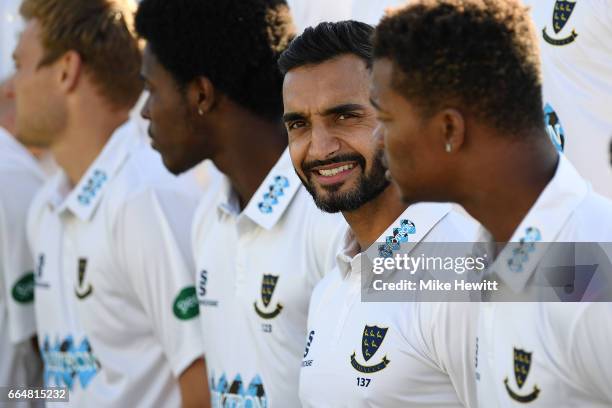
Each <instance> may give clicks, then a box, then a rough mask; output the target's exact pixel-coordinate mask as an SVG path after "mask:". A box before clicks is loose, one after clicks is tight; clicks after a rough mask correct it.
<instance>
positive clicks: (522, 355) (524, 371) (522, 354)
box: [504, 347, 540, 403]
mask: <svg viewBox="0 0 612 408" xmlns="http://www.w3.org/2000/svg"><path fill="white" fill-rule="evenodd" d="M531 355H532V353H528V352H526V351H525V350H521V349H517V348H516V347H515V348H514V378H515V380H516V385H518V388H519V390H520V389H521V388H523V386H524V385H525V382H526V381H527V376H528V375H529V370H530V369H531ZM508 383H509V380H508V377H506V378H505V379H504V385H505V386H506V391H507V392H508V395H510V398H512V399H513V400H515V401H518V402H522V403H528V402H532V401H534V400H535V399H536V398H538V395H539V394H540V389H539V388H538V386H537V385H534V386H533V391H532V392H531V393H530V394H527V395H519V394H517V393H515V392H514V391H513V390H512V389H511V388H510V385H509V384H508Z"/></svg>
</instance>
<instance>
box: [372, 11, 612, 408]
mask: <svg viewBox="0 0 612 408" xmlns="http://www.w3.org/2000/svg"><path fill="white" fill-rule="evenodd" d="M374 54H375V61H374V68H373V93H372V97H373V101H374V103H375V104H376V107H377V110H378V116H379V121H380V122H381V124H382V126H383V128H384V138H385V147H386V151H387V155H388V159H389V169H390V172H391V175H392V176H393V179H394V180H395V182H396V183H397V185H398V186H399V188H400V190H401V193H402V197H403V199H404V201H405V202H408V203H413V202H419V201H454V202H457V203H459V204H461V205H463V207H464V208H465V209H466V210H467V211H468V212H469V213H470V214H471V215H472V216H473V217H474V218H476V219H477V220H478V221H480V222H481V224H482V225H483V229H482V231H481V235H480V237H481V238H480V241H482V243H483V245H479V246H482V247H484V248H483V249H484V253H485V254H489V266H488V268H487V270H486V271H485V273H483V276H481V277H480V278H483V279H484V278H487V279H495V280H497V282H498V284H499V287H498V290H497V291H496V292H494V293H489V294H488V297H487V299H490V300H499V299H504V300H506V301H508V300H516V301H518V300H519V299H521V300H523V302H522V303H512V302H505V303H502V302H497V303H494V302H490V303H481V304H480V318H479V328H478V333H477V353H476V359H475V365H476V376H475V379H476V383H477V387H478V400H479V401H478V402H479V405H480V406H482V407H515V406H523V405H522V404H528V405H529V406H533V407H555V406H588V407H606V406H610V404H611V403H612V389H611V388H610V384H611V383H612V364H610V359H609V344H610V338H611V337H612V324H611V323H610V321H611V318H612V304H611V303H589V302H587V300H593V299H602V300H606V301H608V302H609V301H610V283H609V282H610V272H611V271H610V270H609V268H608V269H606V267H605V264H601V263H600V262H599V261H598V260H596V259H594V258H593V257H589V258H586V259H584V261H585V262H584V264H588V265H593V264H596V265H599V267H598V268H596V269H595V270H594V273H595V274H596V275H595V276H596V277H597V279H593V281H590V277H589V278H586V277H585V276H586V275H580V276H578V273H579V272H580V271H581V270H583V269H580V267H582V266H584V265H583V264H577V262H572V263H570V264H567V265H565V264H561V266H562V267H563V268H564V269H552V271H553V272H554V273H551V272H550V271H551V269H550V268H547V266H550V264H549V263H547V261H549V260H550V259H549V258H550V256H549V255H550V254H551V253H552V254H553V255H554V254H555V251H554V250H555V249H557V248H559V247H558V246H556V245H554V244H555V243H558V242H569V243H575V242H589V243H595V244H592V247H598V248H601V249H603V251H602V250H600V251H599V252H600V253H601V252H605V251H608V254H607V257H608V258H609V257H610V256H611V254H610V248H609V245H610V244H609V243H610V242H612V202H610V201H609V200H607V199H605V198H603V197H602V196H600V195H598V194H596V193H594V192H593V191H592V189H591V187H590V186H589V184H588V183H587V182H586V181H585V180H584V179H583V178H582V177H581V176H580V175H579V174H578V173H577V171H576V170H575V168H574V167H573V166H572V164H571V163H570V162H569V161H568V160H567V159H566V158H565V157H564V156H563V155H562V154H561V155H560V154H559V153H557V152H556V151H555V147H554V146H553V145H551V143H550V140H549V137H548V135H547V132H546V130H545V128H544V123H543V119H542V109H541V101H542V87H541V74H540V61H539V57H538V45H537V40H536V37H535V29H534V27H533V25H532V23H531V21H530V19H529V15H528V11H527V9H526V8H525V7H524V6H523V5H522V4H521V3H520V2H519V1H518V0H486V1H482V0H443V1H433V0H413V1H412V2H411V3H410V4H409V5H408V6H406V7H404V8H403V9H401V10H399V11H397V12H396V13H394V14H391V15H388V16H387V17H385V18H384V19H383V20H382V22H381V23H380V25H379V26H378V28H377V29H376V34H375V36H374ZM496 242H497V243H501V245H500V246H498V247H496V245H495V243H496ZM598 243H601V244H598ZM600 246H601V247H600ZM561 255H565V254H561ZM573 255H575V256H576V259H578V255H579V254H578V253H576V254H574V252H573V251H572V253H571V254H568V256H569V257H571V256H573ZM561 258H562V257H559V259H561ZM555 260H556V259H552V261H555ZM606 261H607V262H608V263H609V259H607V260H606ZM555 265H559V263H556V264H554V263H553V264H552V267H555ZM568 269H569V270H571V271H575V273H576V283H575V282H574V281H573V278H572V280H571V281H570V282H568V283H563V284H562V285H560V286H561V287H562V288H564V289H563V290H561V291H555V288H554V287H551V286H554V285H552V284H546V282H548V281H549V279H561V278H562V276H560V275H563V274H564V272H563V271H564V270H565V271H567V270H568ZM589 270H591V271H592V270H593V269H592V268H591V269H589ZM547 271H548V272H547ZM547 273H548V274H549V275H546V274H547ZM580 273H582V272H580ZM573 274H574V272H572V275H573ZM544 279H546V280H544ZM585 280H586V282H587V283H590V286H589V287H588V289H589V291H587V292H582V293H577V291H575V290H574V289H575V286H574V285H575V284H576V285H578V283H579V282H581V281H585ZM595 281H596V282H597V284H595V283H594V282H595ZM576 289H577V286H576ZM551 292H552V293H554V294H555V295H557V296H558V298H557V299H556V302H549V303H543V302H533V301H534V300H540V299H541V298H540V297H538V296H539V295H540V294H546V293H551ZM585 293H586V294H587V295H588V296H583V294H585ZM570 295H571V296H570ZM602 295H603V296H602ZM576 296H577V297H576ZM590 296H593V297H590ZM595 296H597V297H595ZM568 298H570V299H574V300H573V301H582V302H583V303H560V300H561V299H568ZM548 299H549V300H550V299H551V298H548ZM525 300H527V301H529V300H530V301H531V302H526V301H525ZM453 316H454V315H451V316H450V318H451V319H452V318H454V317H453ZM460 339H461V337H460V336H453V337H451V338H449V339H448V341H449V342H456V341H457V340H460Z"/></svg>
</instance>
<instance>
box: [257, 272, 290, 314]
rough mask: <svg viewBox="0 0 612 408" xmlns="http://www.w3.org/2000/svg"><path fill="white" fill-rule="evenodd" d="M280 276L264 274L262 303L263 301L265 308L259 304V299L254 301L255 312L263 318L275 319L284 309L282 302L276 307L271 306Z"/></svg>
mask: <svg viewBox="0 0 612 408" xmlns="http://www.w3.org/2000/svg"><path fill="white" fill-rule="evenodd" d="M278 278H279V277H278V276H275V275H264V276H263V279H262V281H261V303H263V308H260V307H259V306H258V305H257V301H255V303H253V307H254V308H255V312H256V313H257V314H258V315H259V317H261V318H262V319H273V318H275V317H276V316H278V315H279V314H280V312H281V311H282V310H283V305H282V304H280V303H277V304H276V307H275V308H271V307H270V303H271V301H272V295H273V294H274V289H276V284H277V283H278ZM265 309H271V311H266V310H265Z"/></svg>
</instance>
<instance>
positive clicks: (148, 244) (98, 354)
mask: <svg viewBox="0 0 612 408" xmlns="http://www.w3.org/2000/svg"><path fill="white" fill-rule="evenodd" d="M195 191H196V194H192V193H191V191H190V190H185V189H184V188H183V186H182V184H181V183H180V182H178V181H176V179H175V178H174V177H173V176H171V175H170V174H169V173H168V172H167V171H166V170H165V168H164V167H163V164H162V162H161V158H160V157H159V155H158V154H157V153H156V152H155V151H153V150H152V149H151V147H150V146H149V145H148V143H147V141H146V140H145V139H144V138H143V137H142V136H141V135H140V134H139V133H138V130H137V128H135V127H134V125H133V123H131V122H128V123H127V124H125V125H124V126H123V127H121V128H119V129H118V130H117V131H116V132H115V133H114V134H113V136H112V137H111V139H110V140H109V142H108V143H107V144H106V146H105V147H104V149H103V150H102V152H101V153H100V155H99V156H98V158H97V159H96V160H95V161H94V162H93V163H92V165H91V166H90V168H89V169H88V170H87V172H86V173H85V175H84V176H83V178H82V179H81V180H80V181H79V183H78V184H77V186H76V187H75V188H74V189H70V188H69V187H68V182H67V179H66V176H65V174H64V173H63V172H59V174H57V175H56V176H55V177H54V178H52V179H51V181H50V182H49V183H47V184H46V186H45V187H44V188H43V190H42V191H41V193H40V194H39V195H38V196H37V198H36V200H35V202H34V204H33V206H32V209H31V211H30V216H29V223H28V225H29V232H28V234H29V239H30V242H31V245H32V249H33V253H34V255H35V258H36V260H37V267H36V272H35V273H36V275H35V276H36V314H37V321H38V335H39V343H40V349H41V352H42V355H43V360H44V363H45V383H46V384H47V385H49V386H63V387H68V388H69V390H70V403H71V404H72V405H74V406H79V407H82V406H91V407H104V406H106V407H153V406H155V407H176V406H179V405H180V391H179V385H178V380H177V378H178V377H179V376H180V375H181V373H182V372H183V371H184V370H185V369H186V368H187V367H188V366H189V365H190V364H191V363H192V362H193V361H194V360H195V359H197V358H199V357H200V356H201V355H202V340H201V335H200V329H199V326H198V320H197V317H198V307H197V298H196V295H195V288H194V285H193V275H192V272H191V271H192V267H193V266H192V263H190V262H189V249H188V248H189V230H190V225H191V222H192V217H193V212H194V210H195V206H196V203H197V190H195Z"/></svg>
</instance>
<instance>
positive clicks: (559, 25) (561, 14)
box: [542, 0, 578, 46]
mask: <svg viewBox="0 0 612 408" xmlns="http://www.w3.org/2000/svg"><path fill="white" fill-rule="evenodd" d="M575 7H576V2H575V1H569V0H557V1H555V8H554V10H553V15H552V26H553V31H554V32H555V34H559V33H560V32H561V31H562V30H563V28H564V27H565V25H566V24H567V22H568V21H569V19H570V17H571V15H572V13H573V12H574V8H575ZM542 35H543V36H544V40H545V41H546V42H547V43H549V44H551V45H555V46H563V45H567V44H571V43H573V42H574V40H576V37H578V34H577V33H576V30H572V32H571V34H570V35H569V36H567V37H564V38H560V39H556V38H552V37H551V36H550V35H549V34H548V33H547V32H546V27H544V29H543V30H542Z"/></svg>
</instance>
